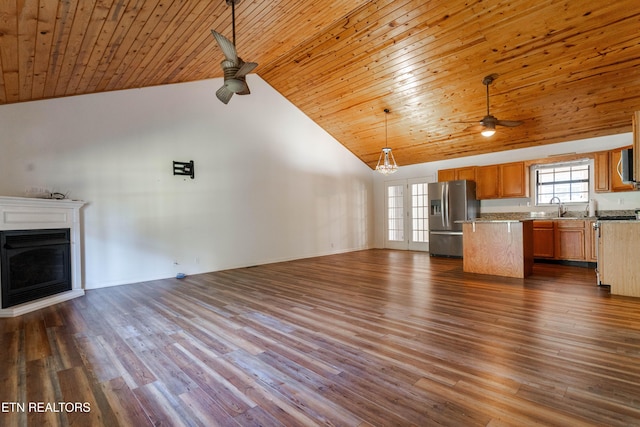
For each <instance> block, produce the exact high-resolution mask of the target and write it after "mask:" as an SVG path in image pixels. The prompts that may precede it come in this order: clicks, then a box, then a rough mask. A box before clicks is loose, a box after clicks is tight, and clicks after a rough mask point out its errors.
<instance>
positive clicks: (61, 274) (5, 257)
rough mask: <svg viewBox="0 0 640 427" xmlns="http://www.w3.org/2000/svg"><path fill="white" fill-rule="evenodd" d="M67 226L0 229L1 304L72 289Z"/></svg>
mask: <svg viewBox="0 0 640 427" xmlns="http://www.w3.org/2000/svg"><path fill="white" fill-rule="evenodd" d="M70 241H71V240H70V230H69V229H68V228H62V229H46V230H8V231H0V270H1V274H0V283H1V285H2V308H7V307H11V306H14V305H18V304H22V303H24V302H28V301H33V300H36V299H39V298H43V297H47V296H50V295H54V294H57V293H60V292H64V291H68V290H71V244H70Z"/></svg>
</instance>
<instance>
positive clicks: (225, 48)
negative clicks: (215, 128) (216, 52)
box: [211, 0, 258, 104]
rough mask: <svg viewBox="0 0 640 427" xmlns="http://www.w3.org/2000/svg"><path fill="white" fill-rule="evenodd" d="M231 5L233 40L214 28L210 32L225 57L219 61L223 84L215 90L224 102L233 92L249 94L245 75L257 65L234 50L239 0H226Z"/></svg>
mask: <svg viewBox="0 0 640 427" xmlns="http://www.w3.org/2000/svg"><path fill="white" fill-rule="evenodd" d="M226 3H227V5H229V6H231V27H232V29H233V42H231V41H230V40H229V39H228V38H226V37H225V36H223V35H222V34H220V33H219V32H217V31H215V30H211V34H213V37H214V38H215V39H216V41H217V42H218V45H219V46H220V49H221V50H222V53H224V56H225V59H224V60H223V61H222V62H221V63H220V66H221V67H222V71H223V72H224V84H223V85H222V87H221V88H220V89H218V90H217V91H216V96H217V97H218V99H219V100H220V101H222V102H223V103H224V104H228V103H229V101H230V100H231V97H232V96H233V95H234V94H237V95H249V94H250V93H251V92H250V91H249V86H248V85H247V79H246V76H247V74H249V73H250V72H251V71H253V69H254V68H256V67H257V66H258V64H257V63H255V62H244V61H243V60H242V58H240V57H239V56H238V53H237V51H236V7H235V6H236V4H237V3H240V0H226Z"/></svg>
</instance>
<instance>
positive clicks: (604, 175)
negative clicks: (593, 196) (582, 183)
mask: <svg viewBox="0 0 640 427" xmlns="http://www.w3.org/2000/svg"><path fill="white" fill-rule="evenodd" d="M610 157H611V154H610V153H609V151H599V152H597V153H594V154H593V166H594V167H593V178H594V182H593V189H594V191H595V192H596V193H607V192H609V191H611V178H610V173H609V158H610Z"/></svg>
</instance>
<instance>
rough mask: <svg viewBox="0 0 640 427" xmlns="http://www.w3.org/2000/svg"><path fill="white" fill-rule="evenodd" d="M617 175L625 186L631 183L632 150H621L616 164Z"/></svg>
mask: <svg viewBox="0 0 640 427" xmlns="http://www.w3.org/2000/svg"><path fill="white" fill-rule="evenodd" d="M618 175H620V178H621V179H622V182H623V183H625V184H630V183H633V182H634V181H633V148H626V149H624V150H622V152H621V156H620V162H619V163H618Z"/></svg>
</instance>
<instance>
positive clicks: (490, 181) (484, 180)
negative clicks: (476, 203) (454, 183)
mask: <svg viewBox="0 0 640 427" xmlns="http://www.w3.org/2000/svg"><path fill="white" fill-rule="evenodd" d="M499 173H500V171H499V170H498V165H490V166H478V167H477V168H476V199H478V200H481V199H497V198H499V197H500V181H499V178H498V176H499Z"/></svg>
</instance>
